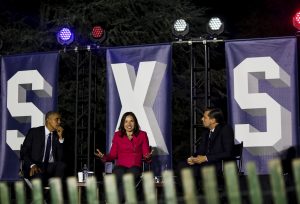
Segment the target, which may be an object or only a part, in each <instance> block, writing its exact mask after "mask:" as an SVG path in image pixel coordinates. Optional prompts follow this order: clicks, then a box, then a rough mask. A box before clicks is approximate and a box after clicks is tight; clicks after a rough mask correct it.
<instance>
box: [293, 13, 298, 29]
mask: <svg viewBox="0 0 300 204" xmlns="http://www.w3.org/2000/svg"><path fill="white" fill-rule="evenodd" d="M293 26H294V27H295V28H297V30H298V31H299V30H300V11H298V12H297V13H296V14H295V15H294V17H293Z"/></svg>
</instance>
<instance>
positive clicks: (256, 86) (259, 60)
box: [225, 37, 298, 174]
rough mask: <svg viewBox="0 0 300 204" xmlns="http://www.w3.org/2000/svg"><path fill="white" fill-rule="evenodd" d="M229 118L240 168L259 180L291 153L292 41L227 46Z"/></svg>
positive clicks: (295, 118) (294, 138) (294, 49)
mask: <svg viewBox="0 0 300 204" xmlns="http://www.w3.org/2000/svg"><path fill="white" fill-rule="evenodd" d="M225 51H226V61H227V69H228V103H229V113H230V114H229V115H230V117H231V122H232V125H233V126H234V130H235V139H236V141H237V142H241V141H243V142H244V155H243V158H244V162H247V161H255V162H256V166H257V168H258V169H257V170H258V172H259V173H260V174H267V173H268V166H267V163H268V161H269V160H270V159H273V158H277V157H278V158H279V157H280V156H281V154H282V152H284V151H286V150H287V149H289V148H293V147H295V148H296V147H297V144H298V139H297V134H298V133H297V131H298V129H297V128H298V127H297V124H298V116H297V114H298V98H297V94H298V90H297V84H298V81H297V76H298V73H297V67H298V65H297V40H296V38H295V37H286V38H269V39H251V40H238V41H227V42H226V43H225Z"/></svg>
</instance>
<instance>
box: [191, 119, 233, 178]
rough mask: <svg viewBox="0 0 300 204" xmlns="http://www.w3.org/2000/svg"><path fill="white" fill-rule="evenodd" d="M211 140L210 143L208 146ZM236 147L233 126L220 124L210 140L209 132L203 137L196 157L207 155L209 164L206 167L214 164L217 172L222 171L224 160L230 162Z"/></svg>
mask: <svg viewBox="0 0 300 204" xmlns="http://www.w3.org/2000/svg"><path fill="white" fill-rule="evenodd" d="M209 140H210V143H209V144H208V142H209ZM233 145H234V133H233V129H232V128H231V126H229V125H226V124H218V125H217V126H216V127H215V129H214V132H212V133H211V135H210V139H209V131H207V132H206V133H205V135H204V136H203V139H202V142H201V143H200V145H199V148H198V149H197V151H196V153H195V154H194V156H197V155H206V157H207V160H208V162H207V163H205V165H209V164H213V165H215V166H216V170H217V172H220V171H222V160H230V158H231V157H232V149H233Z"/></svg>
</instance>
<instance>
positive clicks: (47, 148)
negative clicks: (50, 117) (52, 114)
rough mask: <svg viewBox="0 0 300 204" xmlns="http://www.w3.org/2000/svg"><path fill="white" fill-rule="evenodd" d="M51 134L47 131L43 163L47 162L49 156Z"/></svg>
mask: <svg viewBox="0 0 300 204" xmlns="http://www.w3.org/2000/svg"><path fill="white" fill-rule="evenodd" d="M51 135H52V134H51V133H49V136H48V139H47V144H46V151H45V158H44V163H48V162H49V156H50V150H51Z"/></svg>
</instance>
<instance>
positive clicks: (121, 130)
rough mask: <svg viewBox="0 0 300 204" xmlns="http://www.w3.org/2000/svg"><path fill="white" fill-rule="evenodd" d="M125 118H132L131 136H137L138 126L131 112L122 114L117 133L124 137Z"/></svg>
mask: <svg viewBox="0 0 300 204" xmlns="http://www.w3.org/2000/svg"><path fill="white" fill-rule="evenodd" d="M127 116H131V117H132V118H133V121H134V129H133V134H134V135H138V133H139V131H140V125H139V123H138V121H137V119H136V116H135V115H134V113H133V112H126V113H124V114H123V116H122V118H121V122H120V126H119V131H120V132H121V137H123V136H124V135H126V130H125V128H124V124H125V119H126V117H127Z"/></svg>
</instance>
